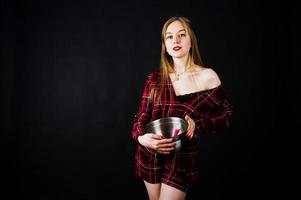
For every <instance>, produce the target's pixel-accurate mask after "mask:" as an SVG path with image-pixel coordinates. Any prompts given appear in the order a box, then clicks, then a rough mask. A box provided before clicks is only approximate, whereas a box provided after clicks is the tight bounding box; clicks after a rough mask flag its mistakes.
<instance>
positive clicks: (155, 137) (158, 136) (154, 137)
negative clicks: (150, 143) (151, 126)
mask: <svg viewBox="0 0 301 200" xmlns="http://www.w3.org/2000/svg"><path fill="white" fill-rule="evenodd" d="M152 138H153V139H156V140H161V139H162V138H164V137H163V136H162V135H158V134H152Z"/></svg>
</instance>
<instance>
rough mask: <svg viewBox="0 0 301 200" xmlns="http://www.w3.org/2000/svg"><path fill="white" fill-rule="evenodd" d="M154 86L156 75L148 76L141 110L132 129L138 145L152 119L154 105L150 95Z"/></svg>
mask: <svg viewBox="0 0 301 200" xmlns="http://www.w3.org/2000/svg"><path fill="white" fill-rule="evenodd" d="M153 85H154V73H152V74H150V75H148V78H147V80H146V81H145V85H144V89H143V93H142V97H141V100H140V105H139V109H138V112H137V113H136V114H135V116H134V122H133V127H132V138H133V139H134V141H135V143H137V144H139V141H138V137H139V136H141V135H142V134H143V127H144V126H145V125H146V124H147V123H148V122H149V121H150V119H151V114H152V108H153V103H152V98H151V95H150V90H151V87H153Z"/></svg>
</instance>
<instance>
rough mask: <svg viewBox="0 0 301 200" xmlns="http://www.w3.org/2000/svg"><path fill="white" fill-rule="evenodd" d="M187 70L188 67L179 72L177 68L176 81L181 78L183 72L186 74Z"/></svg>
mask: <svg viewBox="0 0 301 200" xmlns="http://www.w3.org/2000/svg"><path fill="white" fill-rule="evenodd" d="M185 72H187V67H185V70H184V71H183V72H180V73H177V71H176V70H175V76H176V79H175V81H178V80H180V76H181V75H182V74H184V73H185Z"/></svg>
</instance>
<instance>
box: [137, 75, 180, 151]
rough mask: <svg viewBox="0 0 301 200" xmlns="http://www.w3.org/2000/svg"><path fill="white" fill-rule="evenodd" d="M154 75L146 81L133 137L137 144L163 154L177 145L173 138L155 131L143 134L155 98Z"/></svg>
mask: <svg viewBox="0 0 301 200" xmlns="http://www.w3.org/2000/svg"><path fill="white" fill-rule="evenodd" d="M154 76H155V74H154V73H152V74H150V75H149V76H148V79H147V80H146V82H145V86H144V90H143V93H142V97H141V101H140V106H139V110H138V112H137V113H136V115H135V116H134V123H133V128H132V137H133V139H134V141H135V143H136V144H137V145H142V146H145V147H148V148H151V149H154V150H156V151H157V152H158V153H161V154H168V153H169V152H170V151H172V150H174V147H175V145H176V143H175V142H174V141H173V139H172V138H170V139H165V138H163V137H162V136H159V135H156V134H153V133H146V134H144V135H143V127H145V125H146V124H147V123H148V122H149V121H150V119H151V115H152V108H153V100H152V97H151V95H150V91H151V88H152V87H153V86H154V84H155V77H154Z"/></svg>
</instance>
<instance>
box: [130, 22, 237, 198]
mask: <svg viewBox="0 0 301 200" xmlns="http://www.w3.org/2000/svg"><path fill="white" fill-rule="evenodd" d="M231 116H232V110H231V106H230V104H229V101H228V100H227V94H226V92H225V90H224V88H223V87H222V85H221V81H220V79H219V77H218V75H217V74H216V72H215V71H214V70H213V69H211V68H208V67H205V66H203V64H202V61H201V58H200V55H199V50H198V46H197V40H196V36H195V34H194V32H193V30H192V28H191V22H190V21H189V20H188V19H187V18H185V17H172V18H170V19H169V20H167V21H166V22H165V24H164V26H163V29H162V51H161V66H160V71H159V72H153V73H151V74H150V75H149V76H148V78H147V80H146V82H145V87H144V91H143V95H142V99H141V102H140V107H139V111H138V113H137V114H136V115H135V117H134V123H133V128H132V137H133V139H134V141H135V142H136V144H137V149H136V154H135V161H136V174H137V176H139V177H141V178H142V179H143V180H144V183H145V186H146V189H147V192H148V196H149V198H150V199H152V200H153V199H162V200H169V199H170V200H177V199H185V196H186V192H187V190H188V188H189V187H190V186H191V184H192V183H193V182H194V181H195V180H196V178H197V176H198V167H197V163H198V156H197V152H198V146H197V141H198V139H199V138H200V136H201V135H202V134H204V133H208V132H213V131H216V130H219V129H223V128H227V127H228V126H229V122H230V117H231ZM163 117H181V118H183V119H185V120H186V121H187V122H188V129H187V131H186V132H185V139H184V141H183V143H182V147H181V150H180V151H177V152H175V151H174V150H175V142H174V141H173V139H166V138H163V137H161V136H159V135H156V134H154V133H146V134H143V128H144V127H145V125H146V124H147V123H149V122H151V121H153V120H156V119H159V118H163Z"/></svg>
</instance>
